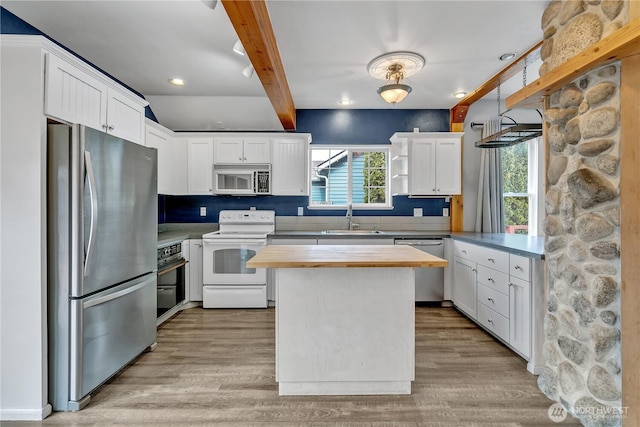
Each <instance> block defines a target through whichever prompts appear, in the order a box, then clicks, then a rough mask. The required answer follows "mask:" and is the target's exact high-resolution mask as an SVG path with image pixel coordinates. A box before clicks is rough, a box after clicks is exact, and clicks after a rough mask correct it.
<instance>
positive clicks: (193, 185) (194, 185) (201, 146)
mask: <svg viewBox="0 0 640 427" xmlns="http://www.w3.org/2000/svg"><path fill="white" fill-rule="evenodd" d="M187 151H188V159H187V168H188V190H189V194H211V186H212V184H213V181H212V170H213V138H211V137H193V138H188V140H187Z"/></svg>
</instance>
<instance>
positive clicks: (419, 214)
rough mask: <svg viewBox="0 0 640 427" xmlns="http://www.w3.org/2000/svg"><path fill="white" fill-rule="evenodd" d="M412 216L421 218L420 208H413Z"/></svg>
mask: <svg viewBox="0 0 640 427" xmlns="http://www.w3.org/2000/svg"><path fill="white" fill-rule="evenodd" d="M413 216H422V208H413Z"/></svg>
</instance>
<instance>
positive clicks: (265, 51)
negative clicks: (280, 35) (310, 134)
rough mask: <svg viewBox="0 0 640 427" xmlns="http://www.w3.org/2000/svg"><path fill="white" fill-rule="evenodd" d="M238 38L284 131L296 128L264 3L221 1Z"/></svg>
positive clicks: (283, 73) (282, 69)
mask: <svg viewBox="0 0 640 427" xmlns="http://www.w3.org/2000/svg"><path fill="white" fill-rule="evenodd" d="M222 4H223V6H224V9H225V10H226V11H227V15H229V19H230V20H231V24H232V25H233V28H235V30H236V33H237V34H238V38H239V39H240V42H241V43H242V46H243V47H244V50H245V51H246V52H247V56H248V57H249V60H250V61H251V64H252V65H253V68H254V69H255V72H256V74H257V75H258V78H259V79H260V82H261V83H262V86H263V87H264V90H265V92H266V93H267V97H268V98H269V100H270V101H271V105H273V108H274V110H275V112H276V114H277V115H278V119H280V123H282V126H283V127H284V129H285V130H295V129H296V108H295V106H294V104H293V98H292V97H291V91H290V90H289V84H288V83H287V76H286V74H285V72H284V66H283V65H282V60H281V58H280V52H279V51H278V44H277V43H276V38H275V35H274V34H273V28H272V26H271V20H270V19H269V11H268V10H267V5H266V3H265V1H264V0H249V1H248V0H222Z"/></svg>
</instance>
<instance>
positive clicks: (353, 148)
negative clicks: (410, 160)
mask: <svg viewBox="0 0 640 427" xmlns="http://www.w3.org/2000/svg"><path fill="white" fill-rule="evenodd" d="M313 150H336V151H340V150H342V151H346V152H347V203H346V204H344V205H342V204H340V205H333V204H332V205H321V204H313V203H312V199H311V198H312V197H313V191H312V190H313V189H312V181H313V179H312V173H313ZM373 151H375V152H384V153H385V166H386V167H385V200H386V203H354V202H353V177H352V175H353V153H354V152H373ZM390 151H391V145H333V144H332V145H328V144H327V145H325V144H317V145H314V144H311V145H310V146H309V171H310V173H309V176H308V178H307V179H308V183H307V185H308V187H309V198H308V203H307V208H308V209H312V210H313V209H317V210H343V209H347V208H348V207H349V205H351V207H352V208H353V209H358V210H391V209H393V198H392V195H391V161H390V158H391V157H390V156H391V154H390Z"/></svg>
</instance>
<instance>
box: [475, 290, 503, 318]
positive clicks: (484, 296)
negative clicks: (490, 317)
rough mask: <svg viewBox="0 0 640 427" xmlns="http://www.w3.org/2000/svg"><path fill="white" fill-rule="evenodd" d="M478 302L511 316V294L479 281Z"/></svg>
mask: <svg viewBox="0 0 640 427" xmlns="http://www.w3.org/2000/svg"><path fill="white" fill-rule="evenodd" d="M478 302H479V303H482V304H484V305H486V306H487V307H489V308H491V309H492V310H494V311H497V312H498V313H499V314H501V315H503V316H504V317H506V318H509V295H505V294H502V293H500V292H498V291H496V290H495V289H491V288H489V287H487V286H485V285H482V284H480V283H478Z"/></svg>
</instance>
